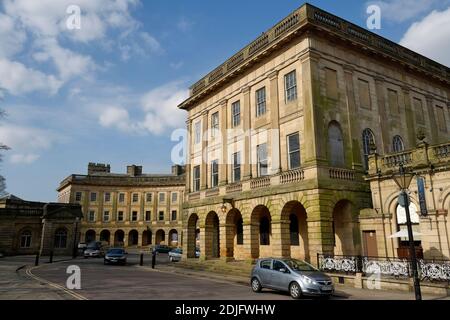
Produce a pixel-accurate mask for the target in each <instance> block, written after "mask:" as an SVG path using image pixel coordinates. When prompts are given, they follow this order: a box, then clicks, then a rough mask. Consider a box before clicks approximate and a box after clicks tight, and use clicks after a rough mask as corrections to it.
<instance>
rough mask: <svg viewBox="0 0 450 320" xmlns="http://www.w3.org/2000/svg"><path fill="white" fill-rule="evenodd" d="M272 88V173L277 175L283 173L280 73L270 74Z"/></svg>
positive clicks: (270, 91)
mask: <svg viewBox="0 0 450 320" xmlns="http://www.w3.org/2000/svg"><path fill="white" fill-rule="evenodd" d="M269 80H270V88H269V101H270V106H269V110H270V119H271V126H270V128H271V131H272V134H271V135H270V137H271V140H272V143H271V150H272V152H271V154H272V173H273V174H276V173H279V172H281V149H280V110H279V109H280V99H279V97H278V71H277V70H276V71H273V72H271V73H270V74H269Z"/></svg>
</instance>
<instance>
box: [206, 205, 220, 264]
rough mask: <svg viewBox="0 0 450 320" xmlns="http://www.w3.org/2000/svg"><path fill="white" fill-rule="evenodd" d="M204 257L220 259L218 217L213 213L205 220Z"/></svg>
mask: <svg viewBox="0 0 450 320" xmlns="http://www.w3.org/2000/svg"><path fill="white" fill-rule="evenodd" d="M204 240H205V257H206V258H219V257H220V230H219V216H218V215H217V213H216V212H215V211H210V212H209V213H208V214H207V215H206V219H205V239H204Z"/></svg>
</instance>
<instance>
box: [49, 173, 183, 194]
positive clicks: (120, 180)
mask: <svg viewBox="0 0 450 320" xmlns="http://www.w3.org/2000/svg"><path fill="white" fill-rule="evenodd" d="M185 184H186V175H184V174H183V175H179V176H171V175H167V176H163V175H161V176H137V177H131V176H114V175H111V176H108V175H105V176H89V175H75V174H73V175H71V176H69V177H67V178H66V179H64V180H63V181H62V182H61V183H60V185H59V187H58V189H57V191H58V192H59V191H61V190H63V189H64V188H66V187H67V186H69V185H90V186H115V187H168V186H174V187H177V186H185Z"/></svg>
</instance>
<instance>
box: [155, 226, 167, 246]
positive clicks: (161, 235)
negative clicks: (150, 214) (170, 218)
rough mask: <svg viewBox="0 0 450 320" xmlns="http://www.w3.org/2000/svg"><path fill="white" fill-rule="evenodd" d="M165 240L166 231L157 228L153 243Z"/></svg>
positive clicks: (161, 242)
mask: <svg viewBox="0 0 450 320" xmlns="http://www.w3.org/2000/svg"><path fill="white" fill-rule="evenodd" d="M165 240H166V232H165V231H164V230H163V229H159V230H158V231H156V233H155V244H163V243H164V242H165Z"/></svg>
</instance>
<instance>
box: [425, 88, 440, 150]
mask: <svg viewBox="0 0 450 320" xmlns="http://www.w3.org/2000/svg"><path fill="white" fill-rule="evenodd" d="M425 98H426V100H427V111H428V117H429V120H430V127H429V128H430V130H431V141H429V143H438V124H437V122H436V116H435V114H434V109H435V108H434V106H433V96H432V95H426V96H425Z"/></svg>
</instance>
